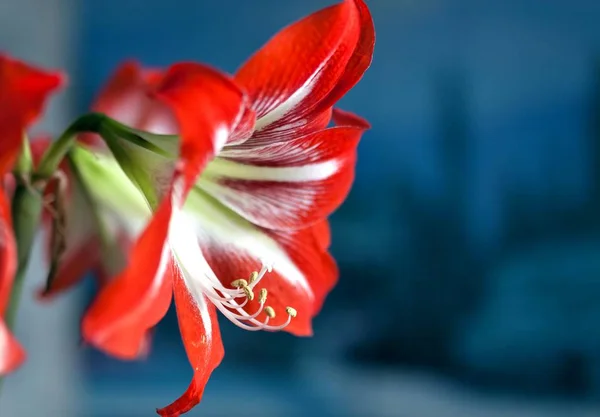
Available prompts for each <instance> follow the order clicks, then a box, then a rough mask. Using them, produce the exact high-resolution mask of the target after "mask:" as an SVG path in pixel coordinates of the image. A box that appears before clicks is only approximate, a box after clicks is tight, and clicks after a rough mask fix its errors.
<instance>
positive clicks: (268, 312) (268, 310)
mask: <svg viewBox="0 0 600 417" xmlns="http://www.w3.org/2000/svg"><path fill="white" fill-rule="evenodd" d="M264 312H265V314H266V315H267V317H268V318H270V319H272V318H275V310H273V307H271V306H266V307H265V309H264Z"/></svg>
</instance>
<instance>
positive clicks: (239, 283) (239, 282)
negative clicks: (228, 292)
mask: <svg viewBox="0 0 600 417" xmlns="http://www.w3.org/2000/svg"><path fill="white" fill-rule="evenodd" d="M231 286H232V287H234V288H244V287H247V286H248V281H246V280H245V279H243V278H241V279H236V280H235V281H231Z"/></svg>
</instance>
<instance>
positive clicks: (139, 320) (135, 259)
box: [82, 199, 172, 359]
mask: <svg viewBox="0 0 600 417" xmlns="http://www.w3.org/2000/svg"><path fill="white" fill-rule="evenodd" d="M169 200H170V199H169ZM166 203H169V204H162V205H161V207H160V209H159V210H158V212H157V213H156V215H155V216H154V218H153V219H152V221H151V222H150V224H149V225H148V227H147V228H146V230H145V231H144V232H143V234H142V236H141V237H140V238H139V239H138V241H137V243H136V244H135V246H134V248H133V250H132V252H131V254H130V258H129V265H128V267H127V268H126V269H125V270H124V271H123V272H122V273H121V274H120V275H119V276H117V277H116V278H114V279H113V280H111V281H110V282H109V283H108V284H107V285H106V286H105V287H104V288H103V289H102V290H101V291H100V293H99V295H98V297H97V298H96V299H95V300H94V302H93V304H92V305H91V307H90V308H89V309H88V311H87V312H86V314H85V317H84V319H83V323H82V335H83V338H84V340H85V341H86V342H88V343H90V344H92V345H93V346H95V347H97V348H99V349H101V350H103V351H104V352H106V353H108V354H110V355H113V356H116V357H119V358H122V359H134V358H136V357H138V355H139V353H140V346H142V345H143V341H144V339H145V335H146V332H147V331H148V329H150V328H151V327H153V326H154V325H155V324H156V323H158V322H159V321H160V319H162V318H163V316H164V315H165V313H166V312H167V310H168V308H169V305H170V304H171V294H172V292H171V291H172V290H171V281H172V279H171V274H170V272H169V271H170V269H171V263H172V261H171V259H170V253H169V249H168V246H167V245H166V242H165V237H166V235H167V231H168V227H169V221H170V216H171V204H170V201H167V202H166Z"/></svg>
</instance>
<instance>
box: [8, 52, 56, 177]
mask: <svg viewBox="0 0 600 417" xmlns="http://www.w3.org/2000/svg"><path fill="white" fill-rule="evenodd" d="M62 80H63V77H62V75H60V74H59V73H53V72H46V71H43V70H40V69H37V68H34V67H31V66H29V65H27V64H25V63H23V62H20V61H17V60H15V59H13V58H10V57H8V56H6V55H2V54H0V136H1V137H2V140H0V174H1V175H4V173H6V172H7V171H9V170H10V169H12V165H13V163H14V161H15V159H16V157H17V155H18V153H19V151H20V149H21V145H22V141H23V134H24V133H25V130H26V129H27V128H28V127H29V125H30V124H32V123H33V122H34V121H35V120H36V119H37V118H38V116H39V115H40V113H41V112H42V109H43V106H44V104H45V102H46V99H47V98H48V95H49V94H50V93H51V92H52V91H54V90H56V89H57V88H58V87H59V86H60V84H61V83H62Z"/></svg>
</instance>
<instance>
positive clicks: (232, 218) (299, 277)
mask: <svg viewBox="0 0 600 417" xmlns="http://www.w3.org/2000/svg"><path fill="white" fill-rule="evenodd" d="M183 213H184V215H185V219H184V220H183V221H182V222H181V223H180V225H181V226H182V228H186V229H187V230H194V231H195V235H196V236H197V239H199V240H201V241H203V242H205V243H206V244H207V245H215V246H216V248H215V249H216V250H218V249H219V248H221V249H223V250H228V251H232V252H240V253H241V254H245V255H247V256H250V257H253V258H255V259H257V260H259V261H265V262H267V263H270V264H272V265H273V269H274V270H275V271H276V272H277V273H278V274H279V275H280V276H281V277H283V278H284V279H285V280H287V281H288V282H290V283H291V284H292V285H295V286H296V287H299V288H301V289H302V290H303V291H304V292H306V293H307V294H308V296H309V297H311V298H314V294H313V292H312V289H311V288H310V286H309V285H308V282H307V280H306V278H305V277H304V275H303V274H302V272H301V271H300V270H299V269H298V267H297V266H296V265H295V264H294V263H293V262H292V260H291V259H290V258H289V256H288V255H287V253H286V252H285V251H284V250H283V249H282V248H281V247H280V246H279V245H278V244H277V242H276V241H275V240H273V239H272V238H271V237H269V236H268V235H266V234H265V233H264V232H262V231H261V230H260V229H258V228H256V227H255V226H254V225H252V224H251V223H250V222H248V221H247V220H244V219H243V218H242V217H240V216H239V215H237V214H236V213H234V212H233V211H231V210H229V209H227V208H226V207H225V206H223V205H221V204H220V203H218V202H217V201H215V200H213V199H212V198H211V197H207V196H206V195H204V193H202V192H201V191H199V190H194V191H193V192H192V193H190V195H189V197H188V200H187V202H186V206H185V207H184V210H183ZM179 246H180V245H179V244H178V246H177V247H178V248H179ZM181 246H183V244H181ZM188 246H192V242H189V245H188ZM194 248H195V249H194V253H195V255H194V256H195V258H192V259H196V260H198V259H199V258H200V257H201V256H200V254H199V251H200V250H199V248H198V244H197V243H196V245H195V246H194ZM178 250H179V249H178ZM178 256H179V252H178ZM202 263H206V260H204V258H203V257H202ZM186 268H187V263H186ZM190 272H192V271H190ZM248 272H251V271H248ZM210 273H212V270H211V271H210ZM219 278H221V279H225V280H227V279H229V278H230V279H231V280H233V279H235V278H237V277H219Z"/></svg>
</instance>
